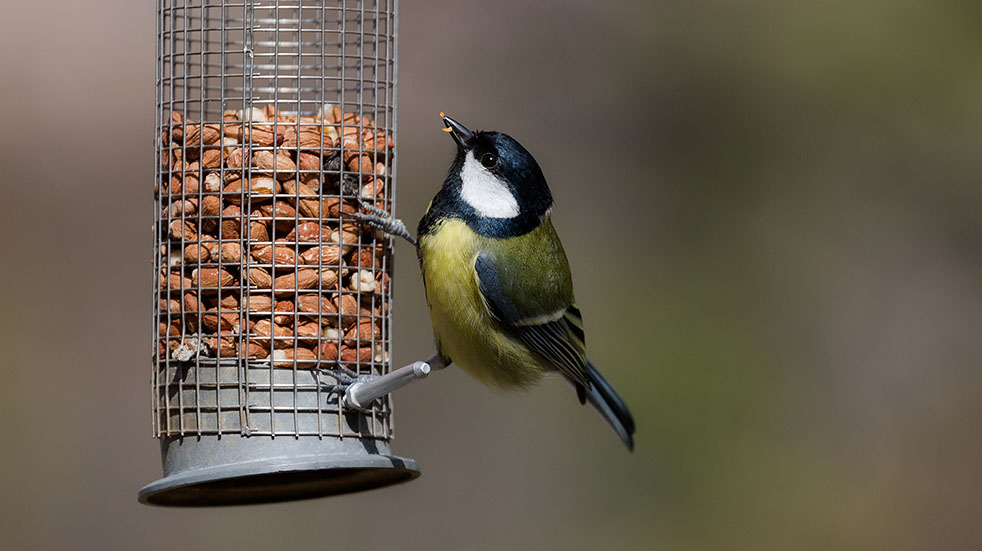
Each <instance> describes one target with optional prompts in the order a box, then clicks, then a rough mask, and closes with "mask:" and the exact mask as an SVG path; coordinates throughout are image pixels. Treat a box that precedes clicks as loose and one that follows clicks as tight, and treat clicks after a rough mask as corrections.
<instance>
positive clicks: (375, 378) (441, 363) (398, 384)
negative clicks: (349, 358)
mask: <svg viewBox="0 0 982 551" xmlns="http://www.w3.org/2000/svg"><path fill="white" fill-rule="evenodd" d="M448 365H450V360H449V359H447V358H445V357H443V356H442V355H440V354H439V353H437V354H434V355H433V357H432V358H430V359H429V360H428V361H425V362H418V361H417V362H413V363H411V364H409V365H406V366H403V367H400V368H399V369H396V370H395V371H390V372H389V373H386V374H385V375H369V376H365V375H362V376H360V377H359V378H358V380H356V381H355V382H353V383H351V384H350V385H348V386H347V387H346V389H345V391H344V405H345V406H347V407H349V408H353V409H358V410H362V411H364V410H366V409H368V408H369V406H370V404H371V403H372V402H374V401H375V400H376V399H378V398H381V397H382V396H385V395H386V394H389V393H390V392H393V391H395V390H398V389H400V388H402V387H404V386H406V385H408V384H409V383H411V382H413V381H416V380H419V379H425V378H426V376H427V375H429V374H430V371H432V370H434V369H443V368H445V367H447V366H448Z"/></svg>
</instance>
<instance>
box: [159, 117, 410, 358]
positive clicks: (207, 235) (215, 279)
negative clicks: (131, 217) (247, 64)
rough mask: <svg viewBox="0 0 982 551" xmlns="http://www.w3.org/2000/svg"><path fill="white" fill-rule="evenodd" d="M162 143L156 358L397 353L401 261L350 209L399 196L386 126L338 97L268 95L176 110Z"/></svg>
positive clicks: (376, 355)
mask: <svg viewBox="0 0 982 551" xmlns="http://www.w3.org/2000/svg"><path fill="white" fill-rule="evenodd" d="M160 140H161V142H160V152H161V159H160V160H161V170H160V175H161V177H160V179H159V180H158V181H157V183H156V187H155V196H156V199H157V202H156V205H157V207H158V208H159V209H160V216H159V224H158V227H157V229H156V231H157V232H158V233H157V239H158V241H157V243H158V244H159V251H158V254H159V258H158V260H157V266H158V267H159V270H157V272H156V276H157V277H156V279H157V282H156V288H157V289H158V290H159V292H158V296H159V303H158V304H157V308H156V312H155V316H156V318H157V324H158V333H157V335H158V336H157V339H156V351H155V353H156V355H157V357H158V358H160V359H161V360H163V359H167V358H169V359H171V360H177V361H191V360H192V359H194V358H200V357H212V358H217V357H238V358H247V359H249V360H251V361H252V360H254V361H269V362H271V363H272V365H274V366H277V367H294V366H295V367H313V366H315V365H317V364H319V363H324V362H327V363H334V362H336V361H341V362H350V363H352V364H357V365H362V364H365V363H368V364H371V363H380V362H385V361H387V359H388V358H387V357H386V348H387V347H386V346H385V343H384V341H383V339H382V326H383V320H384V319H385V317H386V315H387V309H388V303H387V300H388V297H389V293H388V287H389V274H388V271H389V264H391V259H389V258H387V248H386V247H385V246H384V245H383V244H382V242H380V241H378V239H380V238H382V237H381V236H378V235H376V232H375V231H374V230H372V229H371V228H368V227H366V226H363V225H361V224H359V223H358V222H357V221H356V220H354V219H352V218H342V217H343V213H350V212H355V211H356V210H358V202H359V200H361V201H363V202H367V203H369V204H373V205H375V206H376V207H378V208H382V209H387V208H388V207H389V204H388V201H386V197H385V191H386V189H387V185H386V183H387V179H388V176H387V167H388V166H390V163H391V155H392V153H393V147H394V144H393V142H392V140H391V138H390V137H389V136H388V135H387V133H386V132H384V131H382V130H378V129H376V128H375V125H374V122H373V121H372V120H369V118H368V117H361V116H359V115H358V114H355V113H344V112H342V110H341V109H340V108H338V107H337V106H335V105H330V104H328V105H324V106H323V108H322V109H321V110H320V111H319V113H318V115H317V116H314V117H304V116H301V117H296V116H291V115H285V114H280V113H278V112H277V111H276V110H275V109H274V107H273V106H271V105H267V106H265V107H264V108H262V109H259V108H251V109H245V110H240V111H226V112H225V113H224V115H223V121H222V122H221V123H209V124H200V123H197V122H195V121H192V120H185V118H184V117H183V116H182V114H181V113H178V112H173V113H172V115H171V121H170V123H169V124H167V125H165V126H164V128H163V132H162V133H161V136H160Z"/></svg>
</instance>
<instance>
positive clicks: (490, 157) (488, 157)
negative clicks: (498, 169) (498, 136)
mask: <svg viewBox="0 0 982 551" xmlns="http://www.w3.org/2000/svg"><path fill="white" fill-rule="evenodd" d="M481 164H482V165H484V168H494V166H495V165H496V164H498V157H497V156H496V155H495V154H494V153H485V154H484V155H481Z"/></svg>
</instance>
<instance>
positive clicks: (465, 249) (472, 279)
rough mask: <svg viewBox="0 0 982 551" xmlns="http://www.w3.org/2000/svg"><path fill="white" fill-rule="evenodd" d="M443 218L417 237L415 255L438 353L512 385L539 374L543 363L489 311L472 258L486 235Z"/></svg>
mask: <svg viewBox="0 0 982 551" xmlns="http://www.w3.org/2000/svg"><path fill="white" fill-rule="evenodd" d="M487 239H488V238H485V237H482V236H480V235H478V234H476V233H474V231H473V230H471V229H470V227H468V226H467V224H466V223H464V222H463V221H460V220H454V219H448V220H444V221H443V222H440V223H439V225H438V226H437V227H435V228H434V229H432V230H431V231H430V232H429V233H427V234H426V235H425V236H423V237H422V238H421V239H420V242H419V246H420V258H421V265H422V269H423V277H424V281H425V284H426V299H427V304H428V306H429V309H430V319H431V321H432V322H433V332H434V335H435V336H436V340H437V346H438V347H439V348H440V351H441V353H443V354H444V355H445V356H447V357H449V358H450V359H451V360H452V361H453V362H454V363H455V364H457V365H458V366H459V367H460V368H461V369H463V370H464V371H466V372H467V373H468V374H470V375H471V376H473V377H475V378H476V379H478V380H480V381H481V382H483V383H484V384H487V385H490V386H495V387H501V388H511V387H519V386H526V385H528V384H531V383H533V382H535V381H537V380H538V379H540V378H541V377H542V374H543V373H544V371H545V366H544V365H543V364H542V363H541V360H540V359H539V357H538V356H536V355H535V354H534V353H533V352H531V351H530V350H529V349H528V348H526V346H525V345H524V344H523V343H522V342H521V341H519V340H518V339H515V338H513V337H512V336H511V335H509V334H507V333H505V332H504V331H503V328H502V327H501V326H500V324H499V323H498V322H497V321H496V320H495V319H494V318H492V317H491V315H490V313H489V311H488V309H487V307H486V306H485V304H484V299H483V298H482V296H481V291H480V288H479V287H478V279H477V273H476V271H475V270H474V261H475V259H476V258H477V255H478V254H480V253H481V251H483V250H485V249H486V247H487V245H488V244H487V243H486V240H487Z"/></svg>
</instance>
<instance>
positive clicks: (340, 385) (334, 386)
mask: <svg viewBox="0 0 982 551" xmlns="http://www.w3.org/2000/svg"><path fill="white" fill-rule="evenodd" d="M322 375H323V376H326V377H330V378H331V379H334V381H333V382H326V381H321V380H320V377H321V376H322ZM316 376H317V379H318V382H320V383H321V385H322V386H323V387H324V388H325V389H327V390H328V391H329V392H331V393H337V394H338V395H343V394H344V393H345V391H346V390H348V387H350V386H351V385H353V384H355V383H360V382H366V381H371V380H373V379H375V378H377V377H378V375H363V374H359V373H357V372H355V371H352V370H350V369H348V368H347V367H344V366H343V365H341V364H339V363H336V364H334V366H333V368H327V367H324V366H320V367H318V368H317V369H316Z"/></svg>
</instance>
